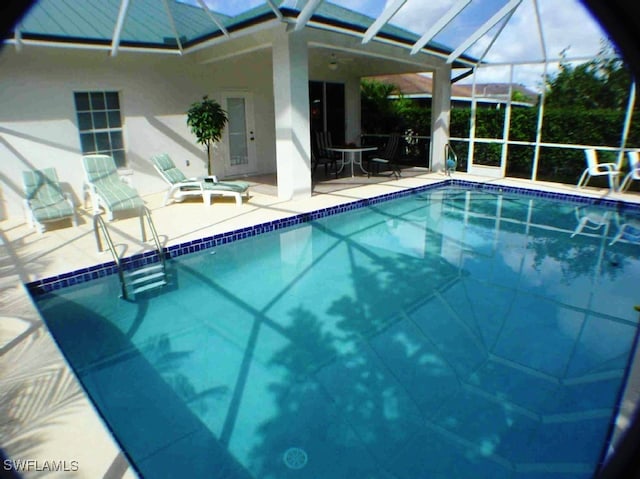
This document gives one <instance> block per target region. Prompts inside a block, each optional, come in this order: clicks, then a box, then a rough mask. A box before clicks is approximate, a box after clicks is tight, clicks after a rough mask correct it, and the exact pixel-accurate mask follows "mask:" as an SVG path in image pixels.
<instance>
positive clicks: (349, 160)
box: [327, 145, 378, 177]
mask: <svg viewBox="0 0 640 479" xmlns="http://www.w3.org/2000/svg"><path fill="white" fill-rule="evenodd" d="M377 149H378V147H376V146H350V145H347V146H332V147H329V148H327V150H329V151H337V152H339V153H342V163H341V165H340V169H339V170H338V174H340V172H341V171H342V170H343V169H344V167H345V165H346V164H350V165H351V176H352V177H353V176H354V175H353V164H354V163H355V164H356V165H358V166H359V167H360V169H361V170H362V172H363V173H367V170H365V169H364V166H362V152H363V151H375V150H377Z"/></svg>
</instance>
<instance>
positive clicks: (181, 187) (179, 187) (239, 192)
mask: <svg viewBox="0 0 640 479" xmlns="http://www.w3.org/2000/svg"><path fill="white" fill-rule="evenodd" d="M151 162H152V163H153V167H154V168H155V169H156V171H157V172H158V173H160V176H161V177H162V179H163V180H165V181H166V182H167V183H168V184H169V190H168V191H167V193H166V195H165V197H164V205H167V204H168V203H169V200H170V199H173V200H174V201H176V202H180V201H182V200H183V199H184V198H186V197H189V196H201V197H202V201H204V203H205V204H207V205H210V204H211V198H212V197H213V196H230V197H233V198H235V200H236V205H238V206H239V205H241V204H242V197H243V196H246V197H247V198H248V197H249V183H247V182H244V181H218V178H217V177H215V176H202V177H199V178H187V177H186V176H185V175H184V173H183V172H182V171H181V170H179V169H178V168H177V167H176V165H175V163H174V162H173V160H172V159H171V157H170V156H169V155H168V154H166V153H162V154H159V155H156V156H154V157H152V158H151Z"/></svg>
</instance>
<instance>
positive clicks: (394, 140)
mask: <svg viewBox="0 0 640 479" xmlns="http://www.w3.org/2000/svg"><path fill="white" fill-rule="evenodd" d="M399 145H400V134H398V133H393V134H392V135H391V136H390V137H389V140H388V141H387V144H386V145H385V147H384V151H383V152H382V153H381V154H379V155H376V156H373V157H372V158H369V159H368V160H367V161H368V164H369V166H368V168H367V171H368V172H369V174H368V176H371V175H378V174H380V169H381V167H383V166H384V167H385V168H391V175H393V176H395V177H396V178H400V165H398V161H397V160H398V146H399Z"/></svg>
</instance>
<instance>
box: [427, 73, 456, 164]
mask: <svg viewBox="0 0 640 479" xmlns="http://www.w3.org/2000/svg"><path fill="white" fill-rule="evenodd" d="M450 118H451V65H450V64H446V65H443V66H442V67H440V68H437V69H436V70H435V71H434V73H433V91H432V98H431V148H430V154H431V163H430V165H429V166H430V169H431V171H444V170H445V164H444V162H445V160H446V158H445V155H444V146H445V145H446V144H447V143H449V123H450Z"/></svg>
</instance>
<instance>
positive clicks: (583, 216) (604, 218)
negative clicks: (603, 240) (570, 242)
mask: <svg viewBox="0 0 640 479" xmlns="http://www.w3.org/2000/svg"><path fill="white" fill-rule="evenodd" d="M575 214H576V220H577V221H578V225H577V226H576V229H575V230H573V233H572V234H571V237H572V238H573V237H574V236H575V235H577V234H581V233H582V232H583V231H584V229H585V228H586V229H588V230H591V231H594V232H595V231H596V230H599V229H600V228H602V227H603V226H604V227H606V226H608V225H609V221H610V219H611V218H610V217H611V212H610V211H607V210H603V209H600V208H593V207H584V208H581V207H576V209H575ZM605 231H606V229H605Z"/></svg>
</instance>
